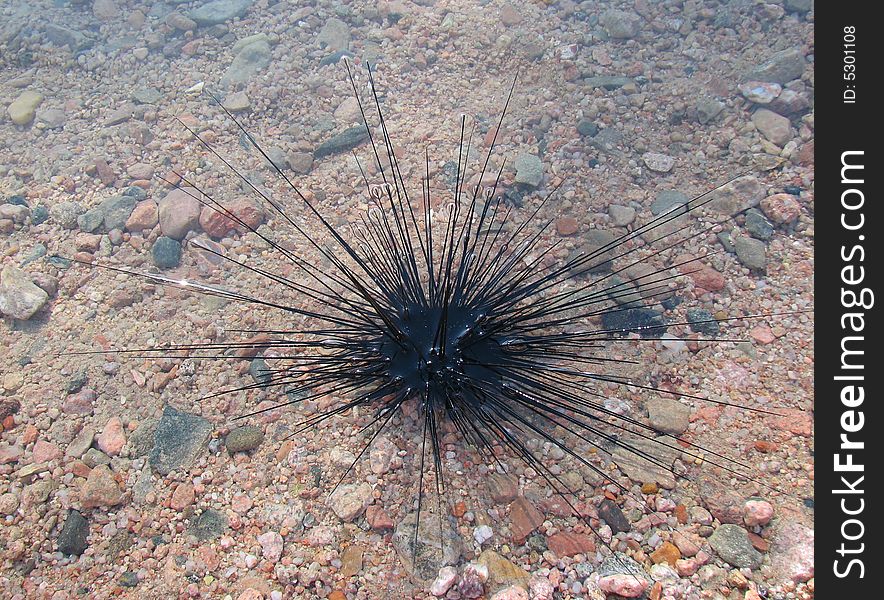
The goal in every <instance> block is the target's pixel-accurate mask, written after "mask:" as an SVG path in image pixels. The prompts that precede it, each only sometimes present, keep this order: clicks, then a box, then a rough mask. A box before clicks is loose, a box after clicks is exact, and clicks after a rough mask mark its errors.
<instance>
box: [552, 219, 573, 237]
mask: <svg viewBox="0 0 884 600" xmlns="http://www.w3.org/2000/svg"><path fill="white" fill-rule="evenodd" d="M577 228H578V223H577V219H575V218H574V217H561V218H559V219H558V220H557V221H556V231H558V232H559V235H574V234H575V233H577Z"/></svg>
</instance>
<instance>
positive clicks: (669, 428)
mask: <svg viewBox="0 0 884 600" xmlns="http://www.w3.org/2000/svg"><path fill="white" fill-rule="evenodd" d="M647 408H648V422H649V423H650V425H651V427H653V428H654V429H656V430H657V431H658V432H660V433H669V434H672V435H681V434H682V433H684V432H685V431H686V430H687V428H688V424H689V423H690V417H691V409H690V407H688V406H685V405H684V404H682V403H681V402H679V401H678V400H675V399H674V398H665V397H662V396H657V397H653V398H651V399H649V400H648V401H647Z"/></svg>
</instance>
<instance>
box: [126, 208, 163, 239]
mask: <svg viewBox="0 0 884 600" xmlns="http://www.w3.org/2000/svg"><path fill="white" fill-rule="evenodd" d="M159 219H160V217H159V212H158V210H157V203H156V202H154V201H153V200H143V201H141V202H139V203H138V204H136V205H135V208H134V209H132V212H131V213H130V214H129V218H127V219H126V222H125V223H124V225H123V226H124V227H125V228H126V231H131V232H134V233H140V232H142V231H144V230H149V229H153V228H154V227H156V225H157V223H159Z"/></svg>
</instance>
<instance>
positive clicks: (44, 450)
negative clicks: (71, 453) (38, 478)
mask: <svg viewBox="0 0 884 600" xmlns="http://www.w3.org/2000/svg"><path fill="white" fill-rule="evenodd" d="M60 456H61V449H60V448H59V447H58V446H56V445H55V444H53V443H52V442H47V441H46V440H37V442H36V443H35V444H34V449H33V460H34V462H35V463H47V462H49V461H53V460H55V459H56V458H58V457H60Z"/></svg>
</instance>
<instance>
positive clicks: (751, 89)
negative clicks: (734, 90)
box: [739, 81, 783, 104]
mask: <svg viewBox="0 0 884 600" xmlns="http://www.w3.org/2000/svg"><path fill="white" fill-rule="evenodd" d="M739 90H740V93H741V94H743V97H744V98H745V99H746V100H749V101H750V102H754V103H755V104H770V103H771V102H773V101H774V100H775V99H776V98H777V96H779V95H780V93H781V92H782V91H783V88H782V86H781V85H780V84H778V83H769V82H766V81H749V82H747V83H744V84H741V85H740V86H739Z"/></svg>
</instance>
